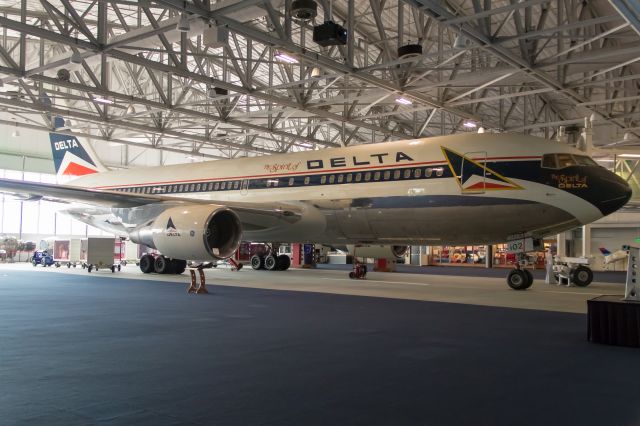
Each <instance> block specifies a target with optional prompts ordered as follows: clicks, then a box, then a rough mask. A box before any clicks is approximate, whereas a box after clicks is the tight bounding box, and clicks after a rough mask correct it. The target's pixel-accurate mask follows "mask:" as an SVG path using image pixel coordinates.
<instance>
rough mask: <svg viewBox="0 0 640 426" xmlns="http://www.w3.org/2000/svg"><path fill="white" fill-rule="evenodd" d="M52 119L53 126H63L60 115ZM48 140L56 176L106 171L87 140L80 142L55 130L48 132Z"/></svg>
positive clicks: (58, 127) (57, 127)
mask: <svg viewBox="0 0 640 426" xmlns="http://www.w3.org/2000/svg"><path fill="white" fill-rule="evenodd" d="M52 121H53V127H54V128H56V129H60V128H63V127H64V119H63V118H62V117H59V116H58V117H54V118H53V120H52ZM49 140H50V141H51V152H52V154H53V162H54V164H55V167H56V175H57V176H58V178H60V177H61V176H83V175H88V174H91V173H98V172H104V171H107V169H106V167H104V166H103V165H102V163H100V161H99V160H98V158H97V157H96V155H95V152H94V151H93V149H92V148H91V145H90V144H89V142H87V141H83V142H81V141H80V140H79V139H78V138H77V137H75V136H73V135H66V134H61V133H56V132H55V131H52V132H51V133H49Z"/></svg>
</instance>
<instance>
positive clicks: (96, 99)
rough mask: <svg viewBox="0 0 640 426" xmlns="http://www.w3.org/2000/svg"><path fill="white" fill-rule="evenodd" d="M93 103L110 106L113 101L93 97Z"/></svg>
mask: <svg viewBox="0 0 640 426" xmlns="http://www.w3.org/2000/svg"><path fill="white" fill-rule="evenodd" d="M93 101H94V102H98V103H101V104H106V105H111V104H113V101H112V100H111V99H109V98H103V97H102V96H95V95H94V96H93Z"/></svg>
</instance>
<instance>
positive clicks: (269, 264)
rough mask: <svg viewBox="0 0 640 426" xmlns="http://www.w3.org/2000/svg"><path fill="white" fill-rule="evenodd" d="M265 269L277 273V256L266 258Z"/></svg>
mask: <svg viewBox="0 0 640 426" xmlns="http://www.w3.org/2000/svg"><path fill="white" fill-rule="evenodd" d="M264 269H266V270H267V271H276V270H277V269H278V260H277V259H276V257H275V256H273V255H271V254H270V255H269V256H266V257H265V258H264Z"/></svg>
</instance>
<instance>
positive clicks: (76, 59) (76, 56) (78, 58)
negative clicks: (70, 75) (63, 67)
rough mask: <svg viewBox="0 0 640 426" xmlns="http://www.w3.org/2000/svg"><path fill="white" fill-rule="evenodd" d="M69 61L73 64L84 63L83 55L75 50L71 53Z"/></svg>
mask: <svg viewBox="0 0 640 426" xmlns="http://www.w3.org/2000/svg"><path fill="white" fill-rule="evenodd" d="M69 62H70V63H72V64H78V65H79V64H81V63H82V55H81V54H80V52H78V51H77V50H74V51H73V53H72V54H71V58H70V59H69Z"/></svg>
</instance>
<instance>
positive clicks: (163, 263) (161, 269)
mask: <svg viewBox="0 0 640 426" xmlns="http://www.w3.org/2000/svg"><path fill="white" fill-rule="evenodd" d="M153 269H154V271H155V272H156V274H166V273H169V269H170V268H169V259H167V258H166V257H164V256H158V257H156V260H155V261H154V262H153Z"/></svg>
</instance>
